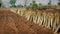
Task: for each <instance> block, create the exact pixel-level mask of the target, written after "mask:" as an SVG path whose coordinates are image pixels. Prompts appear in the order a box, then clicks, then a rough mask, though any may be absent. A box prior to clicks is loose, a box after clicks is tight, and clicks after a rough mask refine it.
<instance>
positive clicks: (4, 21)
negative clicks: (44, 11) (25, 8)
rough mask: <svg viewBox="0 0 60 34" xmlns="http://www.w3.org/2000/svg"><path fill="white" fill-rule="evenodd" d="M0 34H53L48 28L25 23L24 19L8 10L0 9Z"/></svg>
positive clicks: (28, 22)
mask: <svg viewBox="0 0 60 34" xmlns="http://www.w3.org/2000/svg"><path fill="white" fill-rule="evenodd" d="M0 34H54V33H53V31H51V30H50V29H48V28H45V27H42V26H38V24H35V23H33V22H30V21H27V20H26V19H25V18H24V17H22V16H20V15H18V14H15V13H13V12H11V11H10V10H9V9H0Z"/></svg>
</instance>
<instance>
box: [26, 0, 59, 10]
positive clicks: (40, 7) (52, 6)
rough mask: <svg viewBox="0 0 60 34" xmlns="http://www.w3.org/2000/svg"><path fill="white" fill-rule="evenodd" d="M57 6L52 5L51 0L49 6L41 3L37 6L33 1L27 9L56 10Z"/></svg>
mask: <svg viewBox="0 0 60 34" xmlns="http://www.w3.org/2000/svg"><path fill="white" fill-rule="evenodd" d="M59 5H60V3H59ZM56 7H57V6H56V5H51V0H49V2H48V5H43V4H41V3H39V4H36V1H33V2H32V3H30V6H27V7H26V8H27V9H38V10H41V9H44V10H45V9H56Z"/></svg>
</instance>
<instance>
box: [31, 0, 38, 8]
mask: <svg viewBox="0 0 60 34" xmlns="http://www.w3.org/2000/svg"><path fill="white" fill-rule="evenodd" d="M37 7H38V5H37V4H36V1H35V0H33V1H32V8H37Z"/></svg>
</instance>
